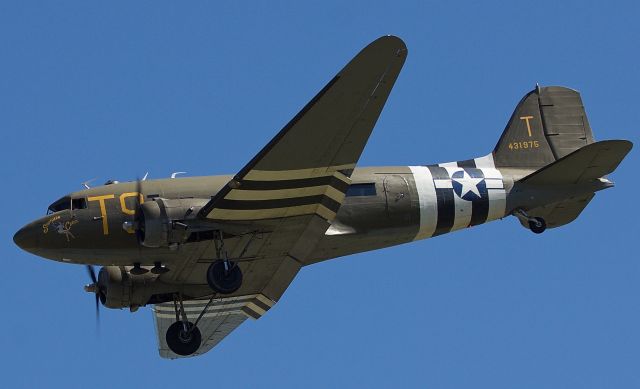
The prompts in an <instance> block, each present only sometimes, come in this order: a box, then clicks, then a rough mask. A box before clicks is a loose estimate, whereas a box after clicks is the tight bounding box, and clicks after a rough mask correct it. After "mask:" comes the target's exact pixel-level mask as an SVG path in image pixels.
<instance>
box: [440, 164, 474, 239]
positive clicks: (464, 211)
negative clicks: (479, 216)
mask: <svg viewBox="0 0 640 389" xmlns="http://www.w3.org/2000/svg"><path fill="white" fill-rule="evenodd" d="M445 169H447V172H448V173H449V177H451V176H452V175H453V173H455V172H459V171H462V168H459V167H446V168H445ZM452 187H453V185H452ZM453 203H454V206H455V213H454V215H455V217H454V222H453V228H451V231H455V230H459V229H461V228H466V227H469V224H471V214H472V212H473V202H472V201H467V200H464V199H462V198H460V197H459V196H458V195H457V194H455V193H454V194H453Z"/></svg>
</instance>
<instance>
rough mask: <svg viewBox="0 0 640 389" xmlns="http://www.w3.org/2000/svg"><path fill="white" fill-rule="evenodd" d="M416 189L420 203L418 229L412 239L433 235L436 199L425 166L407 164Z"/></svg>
mask: <svg viewBox="0 0 640 389" xmlns="http://www.w3.org/2000/svg"><path fill="white" fill-rule="evenodd" d="M409 169H411V173H413V179H414V181H415V182H416V190H417V191H418V202H419V205H420V229H419V230H418V233H417V234H416V236H415V238H413V239H414V240H417V239H424V238H429V237H431V236H433V233H434V232H435V231H436V224H437V223H438V199H437V198H436V188H435V186H434V185H433V176H432V175H431V171H430V170H429V168H428V167H426V166H409Z"/></svg>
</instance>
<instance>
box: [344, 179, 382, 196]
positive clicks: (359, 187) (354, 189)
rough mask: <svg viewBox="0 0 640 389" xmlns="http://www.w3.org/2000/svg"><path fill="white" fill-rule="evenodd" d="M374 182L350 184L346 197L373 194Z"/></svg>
mask: <svg viewBox="0 0 640 389" xmlns="http://www.w3.org/2000/svg"><path fill="white" fill-rule="evenodd" d="M375 195H376V184H375V183H374V182H367V183H364V184H351V185H349V189H347V197H352V196H375Z"/></svg>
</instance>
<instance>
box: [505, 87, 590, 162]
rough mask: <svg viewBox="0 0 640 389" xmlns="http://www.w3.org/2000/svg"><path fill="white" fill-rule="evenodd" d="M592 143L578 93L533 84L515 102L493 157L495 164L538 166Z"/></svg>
mask: <svg viewBox="0 0 640 389" xmlns="http://www.w3.org/2000/svg"><path fill="white" fill-rule="evenodd" d="M591 143H593V133H592V131H591V127H590V126H589V121H588V120H587V114H586V112H585V110H584V106H583V104H582V98H581V97H580V93H578V92H577V91H575V90H573V89H569V88H565V87H561V86H548V87H538V86H536V89H534V90H533V91H531V92H529V93H527V94H526V95H525V96H524V97H523V98H522V100H521V101H520V103H518V105H517V106H516V109H515V111H514V112H513V115H511V119H509V122H508V124H507V127H506V128H505V130H504V132H503V133H502V136H501V137H500V140H499V141H498V144H497V145H496V147H495V149H494V150H493V158H494V161H495V165H496V167H513V168H525V169H539V168H541V167H543V166H546V165H548V164H550V163H553V162H555V161H556V160H558V159H560V158H562V157H564V156H566V155H568V154H570V153H572V152H573V151H575V150H578V149H580V148H582V147H584V146H586V145H588V144H591Z"/></svg>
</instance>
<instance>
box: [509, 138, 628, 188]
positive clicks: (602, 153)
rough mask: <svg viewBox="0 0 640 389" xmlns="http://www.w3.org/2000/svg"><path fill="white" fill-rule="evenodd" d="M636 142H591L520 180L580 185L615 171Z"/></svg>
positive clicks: (529, 182)
mask: <svg viewBox="0 0 640 389" xmlns="http://www.w3.org/2000/svg"><path fill="white" fill-rule="evenodd" d="M632 147H633V144H632V143H631V142H629V141H627V140H605V141H601V142H596V143H591V144H589V145H587V146H584V147H582V148H580V149H578V150H576V151H574V152H572V153H571V154H569V155H566V156H565V157H563V158H561V159H559V160H557V161H556V162H553V163H551V164H549V165H547V166H545V167H543V168H542V169H540V170H538V171H536V172H534V173H531V174H530V175H528V176H526V177H525V178H523V179H522V180H520V182H523V183H527V184H533V185H538V184H539V185H556V184H579V183H584V182H587V181H590V180H595V179H598V178H601V177H603V176H605V175H607V174H609V173H611V172H613V171H614V170H615V169H616V168H617V167H618V165H619V164H620V162H622V160H623V159H624V157H625V156H626V155H627V153H629V151H630V150H631V148H632Z"/></svg>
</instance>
